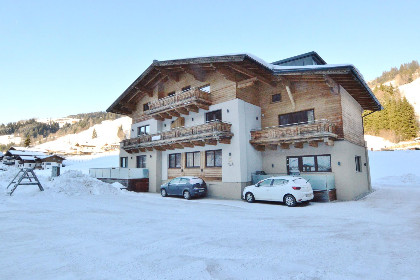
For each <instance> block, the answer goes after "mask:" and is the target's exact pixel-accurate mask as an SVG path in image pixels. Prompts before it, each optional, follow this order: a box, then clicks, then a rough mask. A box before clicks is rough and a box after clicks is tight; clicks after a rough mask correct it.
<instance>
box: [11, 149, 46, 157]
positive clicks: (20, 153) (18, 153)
mask: <svg viewBox="0 0 420 280" xmlns="http://www.w3.org/2000/svg"><path fill="white" fill-rule="evenodd" d="M9 153H10V154H11V155H14V156H43V155H45V153H42V152H37V151H18V150H9Z"/></svg>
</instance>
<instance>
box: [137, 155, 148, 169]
mask: <svg viewBox="0 0 420 280" xmlns="http://www.w3.org/2000/svg"><path fill="white" fill-rule="evenodd" d="M146 159H147V157H146V155H139V156H136V168H147V167H146V166H147V165H146Z"/></svg>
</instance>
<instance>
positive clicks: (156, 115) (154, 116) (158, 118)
mask: <svg viewBox="0 0 420 280" xmlns="http://www.w3.org/2000/svg"><path fill="white" fill-rule="evenodd" d="M153 118H154V119H155V120H158V121H163V120H165V119H164V118H162V117H161V116H160V115H159V114H155V115H153Z"/></svg>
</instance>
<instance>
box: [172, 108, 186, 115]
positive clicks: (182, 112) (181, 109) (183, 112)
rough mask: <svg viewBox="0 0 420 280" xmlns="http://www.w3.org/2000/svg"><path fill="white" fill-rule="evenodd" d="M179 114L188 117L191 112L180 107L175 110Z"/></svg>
mask: <svg viewBox="0 0 420 280" xmlns="http://www.w3.org/2000/svg"><path fill="white" fill-rule="evenodd" d="M175 110H176V111H177V112H178V113H180V114H183V115H188V114H189V111H188V110H187V108H184V107H179V108H176V109H175Z"/></svg>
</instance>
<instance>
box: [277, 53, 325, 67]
mask: <svg viewBox="0 0 420 280" xmlns="http://www.w3.org/2000/svg"><path fill="white" fill-rule="evenodd" d="M305 58H311V59H312V61H313V62H315V63H316V65H325V64H327V63H326V62H325V60H324V59H322V57H320V56H319V54H317V53H316V52H314V51H312V52H308V53H304V54H300V55H296V56H293V57H289V58H285V59H282V60H279V61H276V62H273V63H271V64H274V65H283V64H288V65H293V62H296V61H302V60H303V59H305ZM295 65H297V64H295ZM299 65H301V64H299Z"/></svg>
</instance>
